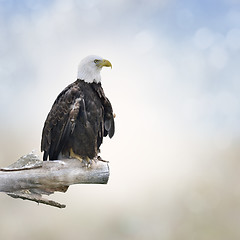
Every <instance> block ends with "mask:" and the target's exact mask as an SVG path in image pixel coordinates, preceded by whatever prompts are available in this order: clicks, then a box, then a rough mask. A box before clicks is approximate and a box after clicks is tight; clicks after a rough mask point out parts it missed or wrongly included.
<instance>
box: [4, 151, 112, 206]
mask: <svg viewBox="0 0 240 240" xmlns="http://www.w3.org/2000/svg"><path fill="white" fill-rule="evenodd" d="M108 178H109V167H108V163H107V162H104V161H98V160H97V161H94V160H93V161H92V163H91V164H90V165H89V166H86V164H85V163H82V162H80V161H79V160H77V159H64V160H56V161H45V162H43V161H40V160H39V159H38V158H37V157H36V155H34V154H32V153H31V154H28V155H26V156H24V157H22V158H21V159H19V160H18V161H17V162H16V163H14V164H12V165H10V166H9V167H7V168H1V169H0V192H5V193H7V194H8V195H9V196H12V197H14V198H22V199H28V200H31V201H35V202H38V203H44V204H48V205H52V206H55V207H60V208H63V207H65V205H62V204H59V203H56V202H54V201H51V200H47V199H44V198H42V194H47V195H49V194H52V193H54V192H55V191H60V192H66V191H67V189H68V187H69V186H70V185H72V184H107V182H108Z"/></svg>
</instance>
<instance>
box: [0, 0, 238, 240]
mask: <svg viewBox="0 0 240 240" xmlns="http://www.w3.org/2000/svg"><path fill="white" fill-rule="evenodd" d="M90 54H95V55H100V56H102V57H104V58H106V59H108V60H110V61H111V63H112V65H113V69H112V70H110V69H103V71H102V84H103V88H104V90H105V93H106V95H107V96H108V98H109V99H110V100H111V102H112V105H113V108H114V112H115V113H116V116H117V117H116V119H115V120H116V134H115V136H114V137H113V138H112V139H111V140H109V139H105V140H104V144H103V145H102V149H101V150H102V152H101V156H102V158H103V159H106V160H109V161H110V171H111V175H110V179H109V183H108V184H107V185H75V186H71V187H70V188H69V190H68V191H67V193H65V194H63V193H56V194H54V195H52V196H50V198H52V199H53V200H55V201H59V202H61V203H65V204H66V205H67V208H65V209H55V208H53V207H49V206H45V205H37V204H36V203H33V202H28V201H23V200H15V199H12V198H10V197H8V196H7V195H5V194H3V193H2V194H0V211H1V218H0V238H1V239H18V240H22V239H24V240H28V239H36V240H38V239H59V240H64V239H87V240H94V239H106V240H108V239H111V240H113V239H114V240H118V239H129V240H130V239H131V240H135V239H136V240H143V239H144V240H145V239H153V240H155V239H156V240H157V239H163V240H186V239H191V240H212V239H218V240H226V239H231V240H235V239H236V240H238V239H240V230H239V222H240V187H239V185H240V184H239V182H240V159H239V157H240V148H239V144H240V126H239V117H240V94H239V92H240V80H239V76H240V67H239V62H240V1H239V0H201V1H200V0H199V1H197V0H193V1H192V0H182V1H177V0H138V1H137V0H114V1H110V0H108V1H107V0H101V1H100V0H68V1H64V0H48V1H47V0H21V1H17V0H0V107H1V113H0V132H1V137H0V165H1V166H7V165H10V164H11V163H13V162H14V161H16V160H17V159H18V158H19V157H21V156H22V155H25V154H27V153H29V152H31V151H32V150H35V153H36V154H38V155H39V156H40V157H42V153H41V152H40V140H41V131H42V127H43V124H44V121H45V119H46V116H47V114H48V112H49V110H50V108H51V106H52V104H53V102H54V100H55V98H56V97H57V95H58V94H59V93H60V91H62V89H63V88H64V87H65V86H67V85H68V84H69V83H71V82H73V81H75V80H76V74H77V66H78V63H79V62H80V60H81V59H82V58H84V57H85V56H87V55H90Z"/></svg>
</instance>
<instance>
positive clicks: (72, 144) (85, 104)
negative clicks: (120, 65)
mask: <svg viewBox="0 0 240 240" xmlns="http://www.w3.org/2000/svg"><path fill="white" fill-rule="evenodd" d="M102 67H112V64H111V63H110V62H109V61H108V60H105V59H103V58H101V57H99V56H92V55H91V56H88V57H86V58H84V59H83V60H82V61H81V62H80V64H79V67H78V77H77V80H76V81H75V82H73V83H72V84H70V85H69V86H67V87H66V88H65V89H64V90H63V91H62V92H61V93H60V94H59V95H58V97H57V99H56V100H55V102H54V103H53V106H52V108H51V110H50V112H49V114H48V116H47V119H46V121H45V124H44V128H43V131H42V141H41V151H43V152H44V154H43V160H44V161H46V160H47V159H48V158H49V160H56V159H61V158H63V157H68V158H77V159H79V160H81V161H82V160H87V161H89V160H90V159H94V158H96V157H97V155H98V153H99V151H100V146H101V144H102V142H103V137H106V136H107V135H108V136H109V137H110V138H112V136H113V135H114V131H115V127H114V117H113V110H112V105H111V103H110V101H109V100H108V98H107V97H106V96H105V94H104V91H103V88H102V86H101V76H100V71H101V70H102Z"/></svg>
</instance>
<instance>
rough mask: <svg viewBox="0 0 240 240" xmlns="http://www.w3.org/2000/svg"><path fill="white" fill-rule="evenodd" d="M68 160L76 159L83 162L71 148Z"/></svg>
mask: <svg viewBox="0 0 240 240" xmlns="http://www.w3.org/2000/svg"><path fill="white" fill-rule="evenodd" d="M69 155H70V158H75V159H78V160H79V161H80V162H83V158H81V157H80V156H79V155H77V154H76V153H74V152H73V150H72V148H71V149H70V154H69Z"/></svg>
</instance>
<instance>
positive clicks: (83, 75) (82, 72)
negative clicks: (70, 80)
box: [77, 66, 101, 83]
mask: <svg viewBox="0 0 240 240" xmlns="http://www.w3.org/2000/svg"><path fill="white" fill-rule="evenodd" d="M100 71H101V68H94V69H92V68H90V67H88V66H79V68H78V74H77V78H78V79H81V80H83V81H84V82H87V83H93V82H95V83H99V82H101V75H100Z"/></svg>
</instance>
